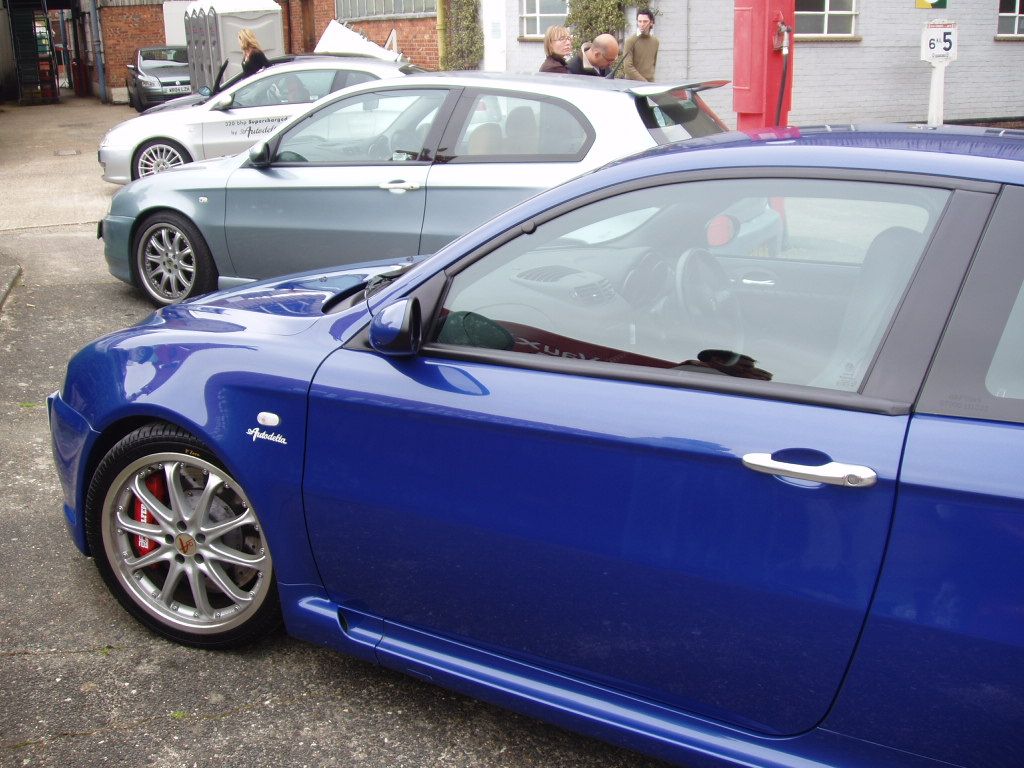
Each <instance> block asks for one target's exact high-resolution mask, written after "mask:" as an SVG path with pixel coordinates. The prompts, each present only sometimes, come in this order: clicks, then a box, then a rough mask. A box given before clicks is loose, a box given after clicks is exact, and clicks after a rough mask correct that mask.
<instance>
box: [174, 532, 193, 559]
mask: <svg viewBox="0 0 1024 768" xmlns="http://www.w3.org/2000/svg"><path fill="white" fill-rule="evenodd" d="M174 546H175V547H177V549H178V551H179V552H180V553H181V554H183V555H185V556H187V557H190V556H192V555H194V554H195V553H196V550H197V549H198V548H199V547H198V545H197V544H196V540H195V539H193V538H192V537H191V536H189V535H188V534H187V533H179V534H178V536H177V538H176V539H175V540H174Z"/></svg>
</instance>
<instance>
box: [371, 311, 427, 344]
mask: <svg viewBox="0 0 1024 768" xmlns="http://www.w3.org/2000/svg"><path fill="white" fill-rule="evenodd" d="M422 343H423V325H422V322H421V316H420V302H419V299H416V298H411V299H399V300H398V301H396V302H393V303H391V304H388V305H387V306H385V307H384V308H383V309H381V310H380V311H379V312H377V313H376V314H375V315H374V316H373V319H372V320H371V321H370V346H371V347H373V348H374V349H375V350H377V351H378V352H382V353H383V354H385V355H392V356H396V357H409V356H411V355H415V354H417V353H418V352H419V351H420V345H421V344H422Z"/></svg>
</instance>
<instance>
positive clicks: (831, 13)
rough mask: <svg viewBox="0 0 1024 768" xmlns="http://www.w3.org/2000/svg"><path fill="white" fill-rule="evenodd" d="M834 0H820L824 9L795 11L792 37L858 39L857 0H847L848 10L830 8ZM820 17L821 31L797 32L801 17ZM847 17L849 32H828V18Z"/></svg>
mask: <svg viewBox="0 0 1024 768" xmlns="http://www.w3.org/2000/svg"><path fill="white" fill-rule="evenodd" d="M833 1H834V0H822V2H823V3H824V9H823V10H821V11H795V12H794V18H795V25H796V28H795V29H794V37H795V38H796V39H797V40H803V41H808V40H812V41H813V40H819V41H820V40H857V39H860V38H859V36H858V34H857V17H858V16H859V15H860V11H859V10H858V8H857V1H858V0H849V2H850V9H849V10H832V9H831V8H830V5H831V4H832V2H833ZM811 17H814V18H817V17H821V20H822V31H820V32H799V31H797V30H799V29H800V21H801V19H808V18H811ZM843 17H848V18H849V19H850V31H849V32H829V31H828V28H829V19H830V18H833V19H838V18H843Z"/></svg>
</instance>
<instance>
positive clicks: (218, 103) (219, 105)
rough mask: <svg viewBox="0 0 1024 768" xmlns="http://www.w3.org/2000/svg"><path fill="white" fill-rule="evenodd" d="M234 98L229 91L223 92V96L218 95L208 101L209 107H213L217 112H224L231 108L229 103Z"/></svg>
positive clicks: (231, 102)
mask: <svg viewBox="0 0 1024 768" xmlns="http://www.w3.org/2000/svg"><path fill="white" fill-rule="evenodd" d="M234 101H235V99H234V97H233V96H232V95H231V94H230V93H225V94H224V95H223V96H218V97H217V98H216V99H214V100H213V101H212V102H210V109H215V110H217V111H218V112H224V111H226V110H228V109H231V105H232V104H233V103H234Z"/></svg>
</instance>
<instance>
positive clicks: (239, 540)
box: [85, 423, 281, 648]
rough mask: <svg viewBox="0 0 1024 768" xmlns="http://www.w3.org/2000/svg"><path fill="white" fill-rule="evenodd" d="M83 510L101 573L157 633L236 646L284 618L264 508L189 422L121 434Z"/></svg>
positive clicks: (190, 641) (216, 645)
mask: <svg viewBox="0 0 1024 768" xmlns="http://www.w3.org/2000/svg"><path fill="white" fill-rule="evenodd" d="M168 489H171V492H170V493H168ZM85 510H86V511H85V515H86V517H85V522H86V526H87V527H86V534H87V536H88V540H89V546H90V548H91V550H92V554H93V557H94V559H95V561H96V567H97V568H98V569H99V572H100V575H101V576H102V578H103V581H104V582H106V585H107V587H108V588H109V589H110V591H111V592H112V593H113V594H114V596H115V597H116V598H117V600H118V601H119V602H120V603H121V605H122V606H123V607H124V608H125V610H127V611H128V613H130V614H131V615H132V616H134V617H135V618H136V619H138V620H139V621H140V622H141V623H142V624H144V625H145V626H147V627H148V628H149V629H151V630H152V631H154V632H156V633H157V634H159V635H162V636H163V637H166V638H167V639H169V640H173V641H174V642H177V643H182V644H184V645H192V646H196V647H200V648H231V647H237V646H240V645H245V644H248V643H251V642H254V641H256V640H258V639H260V638H262V637H264V636H266V635H268V634H270V633H271V632H273V631H274V630H275V629H276V628H277V627H278V626H280V624H281V606H280V601H279V598H278V594H277V585H276V580H275V578H274V571H273V565H272V561H271V558H270V548H269V547H268V546H267V542H266V540H265V538H264V536H263V528H262V526H261V525H260V523H259V520H258V518H257V516H256V512H255V510H253V508H252V505H251V504H249V501H248V499H247V497H246V495H245V492H244V491H243V490H242V488H241V487H240V486H239V485H238V483H237V482H236V481H235V480H234V479H233V478H232V477H231V476H230V475H228V474H227V472H225V470H224V468H223V467H222V466H221V464H220V463H219V462H218V461H217V459H216V458H215V457H214V456H213V454H211V453H210V451H209V450H208V449H207V448H206V447H205V446H204V445H203V444H202V443H200V442H199V441H198V440H197V439H196V438H195V437H193V436H192V435H191V434H189V433H188V432H185V431H184V430H182V429H179V428H178V427H174V426H172V425H170V424H165V423H154V424H148V425H146V426H144V427H140V428H139V429H137V430H135V431H134V432H132V433H131V434H130V435H128V436H127V437H125V438H123V439H122V440H121V441H120V442H118V443H117V444H116V445H115V446H114V447H113V448H111V449H110V451H109V452H108V453H107V455H106V456H105V457H104V458H103V461H102V462H100V465H99V467H98V468H97V469H96V472H95V474H94V475H93V477H92V481H91V482H90V484H89V492H88V495H87V497H86V507H85ZM147 519H148V521H147Z"/></svg>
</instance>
